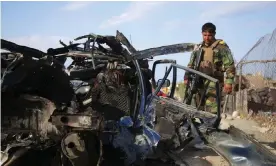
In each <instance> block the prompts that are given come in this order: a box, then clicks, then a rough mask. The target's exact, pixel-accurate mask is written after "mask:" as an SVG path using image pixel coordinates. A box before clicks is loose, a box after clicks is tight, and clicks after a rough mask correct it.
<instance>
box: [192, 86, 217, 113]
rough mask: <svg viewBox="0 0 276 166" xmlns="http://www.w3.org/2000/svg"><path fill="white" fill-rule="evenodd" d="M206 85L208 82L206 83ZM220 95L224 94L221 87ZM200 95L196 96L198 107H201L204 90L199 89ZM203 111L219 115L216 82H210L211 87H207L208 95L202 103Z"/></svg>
mask: <svg viewBox="0 0 276 166" xmlns="http://www.w3.org/2000/svg"><path fill="white" fill-rule="evenodd" d="M205 83H206V82H205ZM219 90H220V95H221V93H222V88H221V87H220V89H219ZM198 91H199V93H198V94H197V95H196V99H195V100H196V105H199V104H200V103H199V102H200V98H201V95H202V93H201V92H203V91H204V89H198ZM219 97H221V96H219ZM200 108H201V109H202V110H205V111H207V112H211V113H214V114H215V113H217V109H218V104H217V94H216V85H215V83H214V82H210V84H209V86H208V87H207V90H206V94H205V97H204V100H203V101H202V106H201V107H200Z"/></svg>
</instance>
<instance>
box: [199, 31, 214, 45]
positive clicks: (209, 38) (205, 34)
mask: <svg viewBox="0 0 276 166" xmlns="http://www.w3.org/2000/svg"><path fill="white" fill-rule="evenodd" d="M202 37H203V41H204V42H205V43H206V44H211V43H212V42H213V41H214V39H215V34H214V33H210V32H206V31H205V32H202Z"/></svg>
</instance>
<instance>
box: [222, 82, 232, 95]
mask: <svg viewBox="0 0 276 166" xmlns="http://www.w3.org/2000/svg"><path fill="white" fill-rule="evenodd" d="M232 88H233V87H232V84H224V92H225V93H227V94H230V93H232Z"/></svg>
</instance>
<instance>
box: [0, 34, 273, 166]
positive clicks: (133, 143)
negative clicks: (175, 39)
mask: <svg viewBox="0 0 276 166" xmlns="http://www.w3.org/2000/svg"><path fill="white" fill-rule="evenodd" d="M83 38H86V39H87V40H86V42H85V43H76V44H72V43H71V44H70V45H68V46H67V45H63V47H61V48H56V49H48V51H47V53H43V52H41V51H39V50H36V49H32V48H28V47H25V46H19V45H17V44H15V43H11V42H8V41H5V40H1V47H2V49H3V48H5V49H7V50H10V51H11V52H12V53H14V54H16V56H15V58H14V59H13V60H12V62H10V63H9V64H8V65H7V67H6V69H5V71H4V73H3V76H2V78H1V79H2V80H1V81H2V84H1V90H2V91H1V93H2V105H1V110H2V117H1V118H2V119H1V120H2V121H1V125H2V128H1V130H2V131H1V154H2V155H1V163H2V164H1V165H23V164H29V165H30V164H31V165H42V164H43V165H74V166H78V165H144V164H146V165H152V164H153V163H156V162H157V161H158V162H159V164H157V165H160V163H163V164H164V165H187V163H186V162H185V161H182V160H181V157H180V158H179V157H177V154H178V153H179V151H183V148H184V147H185V146H186V145H187V144H188V143H189V142H190V141H191V140H192V139H200V140H202V141H203V142H204V143H205V145H206V146H208V147H210V148H212V149H214V150H215V151H216V152H217V153H218V154H219V155H221V156H223V157H224V158H225V159H226V160H227V161H228V162H229V163H230V165H275V163H276V162H275V156H274V155H273V154H271V153H269V152H268V151H267V150H266V149H265V148H263V147H262V146H261V145H260V144H259V143H258V142H256V141H254V140H252V139H251V138H250V137H248V136H247V135H244V133H242V132H240V131H239V130H237V129H235V128H233V127H232V128H230V130H229V131H228V132H225V131H220V130H219V128H218V126H219V124H220V110H218V114H217V115H214V114H211V113H208V112H205V111H202V110H198V109H197V108H195V107H193V106H191V105H188V104H184V103H182V102H178V101H176V100H174V99H173V93H174V89H173V88H172V89H173V91H172V92H171V93H170V95H169V96H168V97H166V98H163V97H159V96H157V93H158V92H159V91H160V89H161V87H162V86H163V85H164V83H166V82H167V80H168V79H167V77H168V74H169V73H170V72H171V70H173V71H174V72H175V73H176V71H177V69H183V70H187V71H189V72H191V73H194V74H197V75H199V76H201V77H203V78H205V79H210V80H211V81H214V82H217V80H215V79H213V78H209V77H207V76H206V75H204V74H202V73H200V72H197V71H194V70H192V69H188V68H186V67H184V66H180V65H177V64H176V62H174V61H172V62H173V63H172V64H171V66H170V68H169V69H168V71H167V72H166V74H165V76H164V78H163V79H162V80H159V81H157V83H156V81H155V80H152V85H151V84H150V83H149V80H150V79H152V78H154V77H152V75H151V74H150V73H151V71H150V69H148V67H147V65H143V64H144V63H145V61H146V59H147V58H151V57H154V56H158V55H165V54H173V53H179V52H189V51H192V50H193V48H194V44H192V43H182V44H175V45H169V46H162V47H158V48H151V49H146V50H142V51H137V50H135V48H134V47H133V46H132V45H131V44H130V43H129V42H128V40H127V39H126V38H125V37H124V35H123V34H122V33H120V32H119V31H117V34H116V36H101V35H94V34H90V35H85V36H81V37H79V38H77V39H76V40H78V39H83ZM91 44H92V45H91ZM102 44H106V45H108V46H109V47H110V48H108V49H106V48H104V47H103V46H102ZM80 45H84V47H83V48H81V47H79V46H80ZM122 45H124V46H125V47H126V48H127V49H126V48H124V47H122ZM1 56H2V55H1ZM68 57H72V59H73V60H74V62H75V63H74V65H75V66H73V67H72V68H70V65H69V68H67V69H66V68H65V67H64V63H65V61H66V60H65V59H66V58H68ZM168 62H169V63H170V61H168ZM89 63H90V65H89ZM71 66H72V65H71ZM152 71H153V73H152V74H153V76H154V73H155V72H154V69H153V70H152ZM76 80H79V81H80V82H81V83H80V84H78V83H76ZM175 81H176V80H174V79H173V81H172V85H173V86H175ZM151 86H153V88H154V89H155V91H154V92H153V93H151V92H152V87H151ZM80 88H81V90H80ZM198 120H199V121H198ZM162 125H163V126H164V125H166V128H165V129H168V127H170V129H169V131H170V132H171V133H168V132H167V131H168V130H167V131H162V130H159V129H160V128H161V129H162ZM158 128H159V129H158ZM175 138H177V140H178V142H176V143H175V142H174V140H175ZM163 145H164V146H163ZM159 154H164V155H165V156H167V157H165V158H166V160H165V161H164V159H163V157H164V155H162V157H160V155H159ZM191 165H192V164H191Z"/></svg>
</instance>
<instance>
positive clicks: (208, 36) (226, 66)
mask: <svg viewBox="0 0 276 166" xmlns="http://www.w3.org/2000/svg"><path fill="white" fill-rule="evenodd" d="M215 35H216V26H215V25H214V24H212V23H206V24H204V25H203V26H202V37H203V42H202V43H200V44H199V47H198V48H196V49H195V50H194V51H193V52H192V54H191V58H190V62H189V63H188V67H190V68H194V66H195V59H196V55H198V54H197V53H198V51H200V50H201V49H203V56H202V57H203V58H202V60H201V63H200V67H199V71H201V72H203V73H205V74H207V75H210V76H212V77H214V78H216V79H218V80H219V81H220V84H221V85H222V86H223V87H224V92H225V93H227V94H229V93H231V92H232V85H233V83H234V76H235V66H234V60H233V56H232V53H231V50H230V49H229V47H228V45H227V44H226V43H225V42H224V41H223V40H221V39H216V38H215ZM224 73H226V74H225V76H224ZM187 78H188V77H187V75H186V74H185V76H184V83H185V84H187ZM199 91H200V90H199ZM221 91H222V88H221ZM196 96H200V93H198V94H197V95H196ZM196 102H197V104H198V100H196ZM205 110H206V111H208V112H212V113H216V112H217V102H216V89H215V84H214V83H213V82H210V84H209V86H208V89H207V92H206V96H205Z"/></svg>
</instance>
